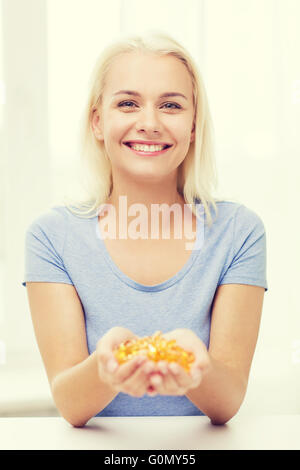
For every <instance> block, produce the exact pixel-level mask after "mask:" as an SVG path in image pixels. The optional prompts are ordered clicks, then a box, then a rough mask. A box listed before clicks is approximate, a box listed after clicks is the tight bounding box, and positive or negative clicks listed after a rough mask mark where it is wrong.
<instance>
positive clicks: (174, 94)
mask: <svg viewBox="0 0 300 470" xmlns="http://www.w3.org/2000/svg"><path fill="white" fill-rule="evenodd" d="M116 95H132V96H141V95H140V93H138V92H137V91H132V90H120V91H117V92H116V93H114V94H113V96H116ZM169 96H181V97H182V98H184V99H186V100H187V97H186V96H184V95H183V94H182V93H179V92H167V93H163V94H162V95H160V96H159V98H167V97H169Z"/></svg>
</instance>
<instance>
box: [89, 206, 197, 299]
mask: <svg viewBox="0 0 300 470" xmlns="http://www.w3.org/2000/svg"><path fill="white" fill-rule="evenodd" d="M196 214H197V220H196V240H195V242H194V246H193V249H192V250H191V254H190V256H189V258H188V260H187V261H186V263H185V264H184V265H183V266H182V268H181V269H180V270H179V271H178V272H177V273H176V274H175V275H174V276H172V277H171V278H169V279H166V280H165V281H163V282H161V283H159V284H154V285H152V286H149V285H145V284H140V283H139V282H137V281H135V280H133V279H131V278H130V277H129V276H127V274H125V273H124V272H123V271H122V270H121V269H120V268H119V267H118V266H117V265H116V263H115V262H114V261H113V259H112V257H111V256H110V254H109V252H108V250H107V248H106V245H105V243H104V241H103V239H102V236H101V231H100V227H99V223H98V212H97V215H96V216H94V217H93V218H92V219H91V220H92V222H93V224H92V225H93V229H94V233H95V235H96V239H97V240H96V241H97V245H98V247H99V249H100V250H101V253H102V254H103V256H104V259H105V261H106V262H107V264H108V266H109V268H110V269H111V271H112V272H113V273H114V274H115V275H116V276H117V277H118V278H119V279H120V280H121V281H122V282H123V283H125V284H127V285H128V286H130V287H132V288H133V289H136V290H140V291H146V292H156V291H161V290H164V289H167V288H168V287H170V286H172V285H173V284H175V283H177V282H178V281H179V280H180V279H182V278H183V277H184V276H185V275H186V274H187V272H188V271H189V270H190V269H191V267H192V266H193V264H194V262H195V260H196V258H197V257H198V255H199V253H200V251H201V247H202V244H203V242H204V223H205V214H204V210H203V205H202V204H199V203H198V204H197V203H196Z"/></svg>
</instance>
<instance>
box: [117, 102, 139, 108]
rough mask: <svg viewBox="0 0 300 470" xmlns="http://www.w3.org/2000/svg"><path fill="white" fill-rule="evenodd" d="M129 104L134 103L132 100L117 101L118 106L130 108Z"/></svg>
mask: <svg viewBox="0 0 300 470" xmlns="http://www.w3.org/2000/svg"><path fill="white" fill-rule="evenodd" d="M130 104H135V103H134V102H133V101H123V102H122V103H119V104H118V106H119V107H120V108H121V107H122V108H123V107H129V108H131V106H130Z"/></svg>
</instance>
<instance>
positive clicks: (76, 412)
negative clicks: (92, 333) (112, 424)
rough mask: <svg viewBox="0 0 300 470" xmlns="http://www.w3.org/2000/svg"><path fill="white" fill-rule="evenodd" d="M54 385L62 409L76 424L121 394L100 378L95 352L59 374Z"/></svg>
mask: <svg viewBox="0 0 300 470" xmlns="http://www.w3.org/2000/svg"><path fill="white" fill-rule="evenodd" d="M50 385H51V390H52V395H53V399H54V401H55V404H56V406H57V409H58V411H59V412H60V414H61V415H62V416H63V417H64V418H65V419H66V420H67V421H68V422H69V423H71V424H72V425H73V426H84V425H85V424H86V422H87V421H88V420H89V419H90V418H92V417H93V416H95V414H97V413H99V412H100V411H101V410H103V408H105V407H106V406H107V405H108V404H109V403H110V402H111V401H112V400H113V399H114V398H115V396H116V395H117V394H118V392H116V391H114V390H113V389H112V388H110V387H109V386H108V385H107V384H105V383H104V382H102V381H101V380H100V377H99V374H98V369H97V360H96V353H95V352H94V353H92V354H91V355H90V356H89V357H87V358H86V359H85V360H84V361H82V362H81V363H79V364H76V365H75V366H73V367H71V368H69V369H67V370H64V371H62V372H60V373H59V374H57V375H56V376H55V378H54V379H53V381H52V383H51V384H50Z"/></svg>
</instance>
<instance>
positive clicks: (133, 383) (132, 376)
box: [96, 327, 154, 397]
mask: <svg viewBox="0 0 300 470" xmlns="http://www.w3.org/2000/svg"><path fill="white" fill-rule="evenodd" d="M131 339H138V337H137V336H136V335H135V334H134V333H132V331H130V330H128V329H127V328H123V327H114V328H111V329H110V330H109V331H108V332H107V333H106V334H105V335H104V336H103V337H102V338H101V339H100V340H99V341H98V343H97V347H96V355H97V361H98V372H99V376H100V378H101V380H102V381H103V382H105V383H107V384H108V385H110V386H111V388H112V389H114V390H116V391H117V392H123V393H127V394H128V395H131V396H133V397H142V396H143V395H144V394H145V393H147V390H148V389H149V387H151V384H150V382H149V380H150V375H149V374H150V373H151V371H152V370H153V368H154V365H153V364H152V361H149V360H148V359H147V358H146V357H145V356H138V355H137V356H136V357H134V358H133V359H130V360H129V361H127V362H125V363H124V364H119V363H118V362H117V360H116V358H115V357H114V353H113V351H114V349H116V348H117V347H118V346H119V345H120V343H122V342H123V341H126V340H131ZM150 389H151V388H150Z"/></svg>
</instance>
